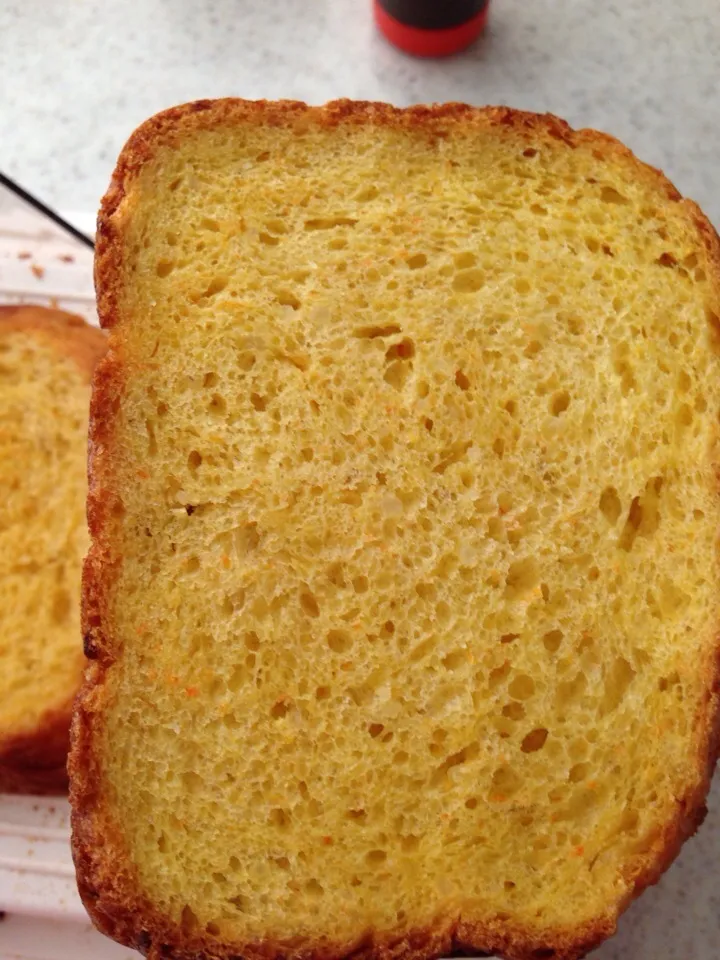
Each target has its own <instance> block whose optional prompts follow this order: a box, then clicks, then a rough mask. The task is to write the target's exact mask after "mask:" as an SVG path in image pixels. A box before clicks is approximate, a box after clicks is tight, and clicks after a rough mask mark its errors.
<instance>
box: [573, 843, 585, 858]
mask: <svg viewBox="0 0 720 960" xmlns="http://www.w3.org/2000/svg"><path fill="white" fill-rule="evenodd" d="M573 852H574V854H575V856H576V857H581V856H582V855H583V854H584V853H585V847H583V845H582V844H580V846H579V847H575V850H574V851H573Z"/></svg>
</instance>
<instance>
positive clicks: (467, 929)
mask: <svg viewBox="0 0 720 960" xmlns="http://www.w3.org/2000/svg"><path fill="white" fill-rule="evenodd" d="M248 124H262V125H266V126H277V127H293V128H296V129H298V130H301V129H302V128H303V127H307V126H310V125H315V126H320V127H325V128H336V127H341V126H345V125H347V126H357V125H376V126H379V127H380V126H390V127H393V128H396V129H412V130H416V131H417V132H418V133H419V134H422V135H427V136H432V137H446V136H449V135H450V134H451V133H453V134H456V135H463V136H467V135H472V134H473V131H477V130H479V129H488V128H507V129H508V130H509V131H512V132H513V133H514V135H516V136H519V137H523V136H526V137H527V138H528V141H529V142H533V143H537V141H538V140H540V141H546V142H548V143H553V144H554V145H555V147H557V146H558V145H562V146H563V147H564V148H565V149H568V150H573V149H576V148H577V147H579V146H581V145H584V146H585V147H587V148H589V149H591V150H593V151H595V153H596V156H597V157H598V158H599V159H623V160H624V161H625V163H626V164H627V165H629V166H631V167H633V168H634V171H635V175H636V176H637V178H638V179H640V180H642V179H644V180H645V181H646V182H651V183H652V185H653V186H654V187H655V188H656V189H659V190H660V191H661V192H663V193H664V194H665V195H666V196H667V198H668V201H670V202H677V203H679V204H682V207H683V209H684V212H685V214H686V216H687V219H688V221H689V222H691V223H692V224H693V225H694V227H695V229H696V230H697V231H698V234H699V236H700V237H701V238H702V242H703V243H704V245H705V247H706V250H707V252H708V256H709V259H710V261H711V262H712V263H714V264H715V270H714V272H713V273H714V276H713V278H711V279H712V280H713V281H714V287H715V290H716V293H718V295H720V239H719V238H718V236H717V234H716V232H715V230H714V229H713V227H712V226H711V224H710V223H709V221H708V220H707V218H706V217H705V216H704V215H703V213H702V212H701V211H700V209H699V208H698V207H697V206H696V205H695V204H694V203H693V202H692V201H689V200H686V199H683V198H682V197H681V195H680V194H679V193H678V191H677V190H676V189H675V188H674V187H673V185H672V184H671V183H670V181H669V180H667V179H666V178H665V176H664V175H663V174H662V172H661V171H659V170H656V169H654V168H653V167H650V166H647V165H646V164H643V163H641V162H640V161H639V160H637V159H636V158H635V157H634V155H633V154H632V153H631V152H630V151H629V150H628V149H627V148H626V147H625V146H623V145H622V144H621V143H620V142H619V141H617V140H615V139H614V138H612V137H610V136H607V135H606V134H603V133H599V132H597V131H594V130H578V131H576V130H573V129H571V128H570V127H569V126H568V124H567V123H565V122H564V121H563V120H560V119H558V118H557V117H554V116H552V115H549V114H548V115H539V114H533V113H526V112H522V111H517V110H512V109H510V108H507V107H485V108H476V107H471V106H467V105H465V104H460V103H448V104H438V105H428V106H414V107H409V108H406V109H399V108H396V107H393V106H390V105H388V104H385V103H371V102H361V101H350V100H337V101H333V102H330V103H328V104H326V105H325V106H323V107H308V106H307V105H306V104H304V103H300V102H296V101H277V102H270V101H246V100H238V99H223V100H215V101H212V100H199V101H196V102H194V103H188V104H184V105H181V106H178V107H174V108H172V109H170V110H167V111H165V112H163V113H160V114H157V115H156V116H154V117H151V118H150V119H149V120H147V121H146V122H145V123H144V124H142V126H140V127H139V128H138V129H137V130H136V131H135V132H134V133H133V134H132V136H131V137H130V139H129V141H128V142H127V144H126V145H125V147H124V148H123V150H122V152H121V154H120V157H119V159H118V162H117V165H116V168H115V171H114V173H113V177H112V181H111V183H110V186H109V188H108V191H107V193H106V195H105V197H104V199H103V202H102V207H101V211H100V215H99V220H98V231H97V244H96V258H95V282H96V290H97V296H98V310H99V315H100V322H101V325H102V327H103V328H105V329H110V330H112V328H113V327H115V326H116V325H117V324H118V322H119V321H120V320H121V319H122V318H121V315H120V306H119V292H120V288H121V283H122V279H121V278H122V248H123V225H122V223H121V219H122V218H121V217H116V214H117V213H118V212H119V211H121V208H122V206H123V203H124V202H125V200H126V198H127V197H128V194H129V192H130V191H131V190H132V187H133V184H134V182H135V181H136V179H137V177H138V175H139V173H140V171H141V169H142V167H143V165H144V164H146V163H147V162H148V161H150V160H151V159H152V158H153V157H154V155H155V154H156V153H157V151H158V150H159V149H161V148H162V147H165V146H171V145H172V144H173V143H176V142H178V141H179V140H181V139H183V138H185V137H186V136H188V135H189V134H191V133H192V132H193V131H197V130H204V129H210V128H215V127H218V126H241V125H248ZM717 322H718V325H719V326H720V320H718V321H717ZM113 340H114V337H113V335H111V337H110V345H109V351H108V354H107V355H106V357H105V359H104V360H103V361H102V362H101V363H100V365H99V366H98V370H97V372H96V376H95V381H94V390H93V397H92V402H91V422H90V464H91V465H90V492H89V499H88V516H89V521H90V530H91V535H92V538H93V543H92V546H91V550H90V553H89V555H88V558H87V560H86V564H85V569H84V576H83V632H84V639H85V650H86V654H87V656H88V657H89V658H90V659H91V660H92V661H94V662H93V663H91V664H90V666H89V667H88V670H87V672H86V678H85V683H84V686H83V689H82V692H81V694H80V696H79V697H78V700H77V701H76V709H75V714H74V718H73V727H72V736H71V739H72V746H71V753H70V759H69V770H70V777H71V789H70V796H71V803H72V808H73V817H72V823H73V855H74V860H75V865H76V869H77V877H78V885H79V889H80V894H81V896H82V899H83V901H84V903H85V906H86V908H87V909H88V912H89V913H90V916H91V918H92V920H93V922H94V923H95V925H96V926H97V927H98V929H100V930H101V931H102V932H104V933H106V934H107V935H108V936H110V937H112V938H114V939H115V940H117V941H118V942H120V943H123V944H125V945H127V946H129V947H134V948H136V949H138V950H140V951H141V952H142V953H143V954H145V955H146V956H148V957H150V958H152V960H159V958H165V960H168V958H172V960H199V958H200V957H208V958H210V957H212V958H217V960H241V958H243V960H284V958H293V960H340V958H343V960H345V958H350V957H353V958H356V960H431V958H434V957H440V956H450V955H451V954H465V955H468V954H471V955H474V956H479V955H490V954H496V955H498V956H501V957H504V958H507V960H551V958H552V960H578V958H580V957H582V956H585V954H586V953H587V952H588V951H590V950H592V949H593V948H594V947H596V946H598V945H599V944H600V943H601V942H602V941H603V940H604V939H606V938H607V937H608V936H610V935H611V934H612V933H613V932H614V931H615V928H616V923H617V913H618V912H621V911H622V910H624V909H625V908H626V907H627V906H628V905H629V903H630V902H631V901H632V900H633V899H634V898H635V897H636V896H638V895H639V894H640V893H641V892H642V891H643V890H644V889H645V888H646V887H647V886H649V885H651V884H654V883H656V882H657V880H658V879H659V878H660V876H661V874H662V873H663V872H664V870H665V869H666V868H667V867H668V866H669V865H670V863H671V862H672V861H673V860H674V858H675V857H676V856H677V854H678V852H679V850H680V848H681V846H682V844H683V843H684V841H685V840H686V839H687V838H688V837H690V836H692V834H693V833H694V832H695V831H696V829H697V828H698V826H699V825H700V824H701V822H702V820H703V818H704V816H705V812H706V808H705V799H706V797H707V793H708V790H709V786H710V778H711V776H712V772H713V770H714V767H715V764H716V761H717V758H718V753H720V646H719V647H718V655H717V658H716V663H715V666H714V678H713V679H712V680H711V681H709V683H708V690H707V701H706V704H705V709H704V714H703V721H702V726H703V729H704V731H705V736H704V742H703V751H702V775H701V783H700V786H699V787H698V788H697V789H694V790H692V791H691V792H688V794H687V795H686V796H683V797H680V798H678V801H677V814H676V817H675V819H674V820H673V821H672V822H670V823H668V824H667V825H666V827H665V830H664V832H663V837H662V850H661V852H660V853H659V854H657V853H653V854H651V855H650V856H649V857H648V859H647V860H646V862H645V864H644V867H643V869H642V870H641V871H640V872H639V873H636V874H634V875H633V876H631V877H629V878H628V880H629V882H630V884H631V892H630V894H629V895H628V896H627V898H626V901H625V902H624V903H622V904H620V906H619V911H618V910H616V909H615V907H614V906H613V908H612V909H609V910H608V913H607V914H606V915H605V916H603V917H600V918H598V919H597V920H596V921H595V922H593V923H592V924H590V925H585V926H577V927H574V928H566V929H558V930H556V931H554V932H553V933H552V934H551V935H546V936H544V939H542V940H539V939H538V934H537V932H535V931H532V930H529V929H520V928H511V927H510V926H508V924H507V922H506V921H503V920H502V919H501V918H498V919H497V921H495V922H493V923H490V924H482V925H480V924H477V923H473V922H468V921H464V920H463V919H462V918H461V917H457V916H454V917H446V918H440V919H438V920H437V922H436V923H435V924H434V925H433V926H431V927H429V928H426V929H418V930H414V931H410V932H408V933H405V934H403V935H395V936H388V935H387V934H381V933H377V932H375V931H370V932H367V933H365V934H363V935H362V936H361V937H359V938H358V940H357V941H356V942H354V943H343V944H336V943H329V942H313V943H308V942H306V941H304V940H297V941H295V940H294V941H264V942H259V943H253V944H238V943H221V942H219V941H218V940H217V939H216V938H211V937H209V936H207V935H205V934H202V933H193V934H186V933H184V932H183V931H182V930H181V929H180V928H179V926H178V925H177V924H175V923H174V922H173V921H171V920H170V919H169V918H168V917H166V916H164V915H162V913H160V912H159V911H158V910H157V908H156V907H155V906H154V905H153V904H151V903H149V902H148V901H147V900H146V899H145V898H144V897H143V896H142V895H141V893H140V892H139V890H138V888H137V885H136V883H135V878H134V874H133V868H132V864H131V862H130V860H129V859H128V858H127V857H126V856H125V857H124V856H123V854H122V839H121V838H120V837H119V836H118V835H117V830H116V829H114V828H113V824H112V822H111V820H110V819H109V818H106V816H105V811H104V810H103V799H102V776H101V765H100V759H99V756H98V749H97V747H96V745H95V743H94V733H95V731H96V730H97V728H98V726H99V724H100V723H101V722H102V712H103V702H104V694H105V690H104V677H105V673H106V671H107V669H108V667H109V666H110V665H112V663H113V662H114V659H115V652H116V638H115V637H114V636H113V633H112V623H111V620H110V617H109V616H108V605H107V604H108V596H109V591H110V588H111V584H112V581H113V579H114V577H115V576H116V571H117V568H118V564H119V562H120V558H119V557H118V556H117V553H116V548H115V546H114V544H113V542H112V537H111V535H110V533H111V532H110V529H109V528H110V521H111V515H112V511H113V508H115V507H121V505H120V504H119V503H118V501H117V495H116V493H115V492H114V490H113V475H112V462H113V459H114V458H113V453H112V448H113V444H114V435H113V426H114V412H115V410H116V409H117V405H118V403H119V400H120V398H121V396H122V392H123V388H124V378H125V370H124V368H123V365H122V363H121V361H120V359H119V356H118V355H117V354H116V353H115V351H114V350H113Z"/></svg>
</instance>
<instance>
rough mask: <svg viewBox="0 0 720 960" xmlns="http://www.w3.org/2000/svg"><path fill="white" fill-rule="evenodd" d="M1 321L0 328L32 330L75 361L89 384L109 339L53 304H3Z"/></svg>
mask: <svg viewBox="0 0 720 960" xmlns="http://www.w3.org/2000/svg"><path fill="white" fill-rule="evenodd" d="M0 323H1V324H2V327H1V328H0V330H6V331H7V330H14V331H17V332H19V333H23V332H25V333H30V334H32V335H34V336H37V337H40V338H42V339H43V340H45V341H46V342H48V343H50V344H51V345H52V346H53V348H55V349H56V350H57V352H58V353H59V354H61V355H62V356H65V357H69V358H70V359H71V360H74V361H75V363H76V364H77V367H78V370H80V371H81V372H82V373H83V374H85V377H86V379H87V382H88V383H89V382H90V380H91V379H92V374H93V370H94V369H95V365H96V364H97V362H98V360H99V359H100V357H101V356H102V355H103V354H104V353H105V348H106V346H107V339H106V338H105V337H104V336H103V335H102V334H101V333H100V332H99V331H98V330H97V329H96V328H95V327H91V326H90V324H88V323H86V322H85V320H83V318H82V317H79V316H77V315H76V314H74V313H65V311H64V310H55V309H52V308H51V307H39V306H35V305H34V304H21V305H20V306H17V307H15V306H12V307H11V306H0Z"/></svg>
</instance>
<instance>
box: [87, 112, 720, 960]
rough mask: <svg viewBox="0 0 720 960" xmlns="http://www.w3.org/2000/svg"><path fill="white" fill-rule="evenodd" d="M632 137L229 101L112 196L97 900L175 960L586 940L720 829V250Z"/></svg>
mask: <svg viewBox="0 0 720 960" xmlns="http://www.w3.org/2000/svg"><path fill="white" fill-rule="evenodd" d="M718 250H719V248H718V239H717V237H716V235H715V233H714V232H713V230H712V228H711V227H710V226H709V224H708V222H707V221H706V219H705V218H704V217H703V215H702V214H701V212H700V211H699V210H698V209H697V207H696V206H694V205H693V204H692V203H690V202H688V201H686V200H682V199H681V198H680V196H679V195H678V193H677V191H676V190H674V189H673V187H672V186H671V185H670V184H669V183H668V181H667V180H666V179H665V178H664V177H663V176H662V175H661V174H660V173H658V172H657V171H655V170H652V169H650V168H649V167H646V166H644V165H642V164H641V163H639V162H638V161H637V160H636V159H635V158H634V157H633V156H632V155H631V154H630V153H629V151H628V150H626V149H625V148H624V147H622V146H621V145H620V144H619V143H617V142H616V141H614V140H612V139H610V138H608V137H606V136H603V135H601V134H598V133H595V132H592V131H580V132H574V131H572V130H571V129H569V128H568V127H567V125H566V124H564V123H563V122H561V121H559V120H557V119H555V118H552V117H541V116H533V115H529V114H523V113H517V112H514V111H511V110H507V109H486V110H477V109H472V108H470V107H465V106H459V105H449V106H438V107H415V108H412V109H408V110H395V109H393V108H392V107H389V106H385V105H379V104H363V103H349V102H338V103H334V104H330V105H328V106H326V107H324V108H308V107H305V106H304V105H302V104H297V103H246V102H242V101H219V102H215V103H210V102H201V103H196V104H190V105H187V106H184V107H180V108H177V109H175V110H171V111H169V112H167V113H164V114H161V115H160V116H158V117H155V118H153V119H152V120H150V121H148V122H147V123H146V124H145V125H144V126H142V127H141V128H140V129H139V130H138V131H137V132H136V133H135V134H134V136H133V137H132V138H131V140H130V142H129V143H128V145H127V146H126V147H125V149H124V151H123V153H122V155H121V157H120V160H119V162H118V166H117V169H116V172H115V175H114V178H113V181H112V185H111V187H110V190H109V192H108V194H107V196H106V198H105V200H104V203H103V208H102V213H101V216H100V226H99V245H98V255H97V287H98V296H99V307H100V313H101V316H102V321H103V324H104V326H105V327H107V328H109V329H110V330H111V335H110V345H111V346H110V352H109V355H108V357H107V359H106V360H105V361H104V362H103V363H102V366H101V367H100V370H99V373H98V376H97V379H96V381H95V389H94V397H93V405H92V424H91V430H92V437H91V446H92V464H91V493H90V503H89V515H90V523H91V534H92V541H93V542H92V547H91V551H90V555H89V557H88V560H87V564H86V568H85V579H84V602H85V608H84V629H85V643H86V650H87V653H88V656H89V657H91V658H92V659H93V661H94V662H93V664H92V665H91V667H90V668H89V672H88V675H87V683H86V686H85V688H84V694H83V695H82V697H81V701H80V704H79V708H78V711H77V714H76V719H75V724H74V746H73V752H72V759H71V768H72V779H73V786H72V802H73V805H74V849H75V859H76V864H77V869H78V877H79V883H80V889H81V892H82V895H83V897H84V900H85V903H86V905H87V907H88V909H89V910H90V913H91V915H92V916H93V918H94V920H95V922H96V924H97V925H98V926H99V927H100V928H101V929H102V930H104V931H106V932H107V933H109V934H110V935H111V936H113V937H115V938H116V939H118V940H120V941H122V942H124V943H126V944H129V945H135V946H137V947H139V948H140V949H141V950H143V951H145V952H147V953H148V955H149V956H151V957H155V958H159V957H174V958H183V960H189V958H197V957H213V958H226V960H229V958H238V957H243V958H257V960H260V958H269V957H296V958H300V957H302V958H318V960H319V958H324V960H330V958H336V957H346V956H350V955H353V956H361V957H365V958H381V957H382V958H390V957H408V958H410V957H412V958H417V960H420V958H430V957H435V956H439V955H442V954H444V953H447V952H449V951H451V950H461V951H466V952H467V951H471V952H472V951H475V952H477V951H489V952H493V951H495V952H497V953H499V954H502V955H503V956H505V957H510V958H515V960H531V958H535V960H539V958H550V957H554V958H562V960H572V958H576V957H579V956H581V955H582V954H583V953H584V952H585V951H586V950H587V949H589V948H590V947H592V946H593V945H595V944H597V943H598V942H599V941H601V940H602V939H603V938H604V937H606V936H607V935H608V934H610V933H611V932H612V931H613V930H614V928H615V923H616V918H617V916H618V914H619V912H620V911H621V910H623V909H624V908H625V906H626V905H627V904H628V902H629V901H630V900H631V898H632V897H633V896H634V895H636V894H637V893H638V892H639V891H641V890H642V889H643V887H645V886H646V885H647V884H648V883H652V882H653V881H655V880H656V879H657V877H658V876H659V874H660V872H661V871H662V870H663V869H664V868H665V867H666V866H667V864H668V863H669V862H670V861H671V860H672V858H673V857H674V855H675V854H676V852H677V850H678V848H679V846H680V844H681V843H682V841H683V840H684V839H685V838H686V837H687V836H688V835H689V834H691V833H692V832H693V831H694V830H695V828H696V826H697V824H698V823H699V821H700V819H701V817H702V811H703V801H704V798H705V795H706V792H707V789H708V781H709V777H710V773H711V768H712V765H713V763H714V760H715V756H716V752H717V746H718V736H717V727H716V718H717V713H718V693H717V682H718V669H717V653H718V642H717V631H718V620H719V610H718V599H719V596H720V594H719V591H718V586H719V584H718V555H717V529H718V516H719V509H718V507H719V504H718V491H717V484H718V479H717V476H716V472H715V471H716V468H717V465H718V446H717V444H718V410H719V409H720V362H719V359H718V335H719V333H720V320H719V319H718V315H719V314H720V253H719V252H718Z"/></svg>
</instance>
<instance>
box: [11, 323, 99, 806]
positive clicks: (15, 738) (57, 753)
mask: <svg viewBox="0 0 720 960" xmlns="http://www.w3.org/2000/svg"><path fill="white" fill-rule="evenodd" d="M0 325H1V326H0V332H2V331H8V330H12V331H17V332H19V333H28V334H31V335H32V336H37V337H39V338H42V339H43V340H44V341H45V342H48V343H50V344H51V345H52V347H53V349H55V350H56V351H57V352H58V353H59V354H60V355H62V356H64V357H68V358H70V359H71V360H73V361H74V362H75V363H76V364H77V367H78V369H79V370H80V371H81V372H82V373H83V375H84V376H85V379H86V380H87V382H88V383H89V382H90V379H91V376H92V371H93V369H94V367H95V364H96V363H97V361H98V359H99V358H100V356H102V354H103V353H104V351H105V347H106V344H107V338H106V337H105V335H104V334H103V333H102V332H101V331H100V330H97V329H96V328H95V327H91V326H90V325H89V324H87V323H86V322H85V321H84V320H83V318H82V317H78V316H76V315H75V314H71V313H65V312H64V311H62V310H53V309H50V308H47V307H40V306H34V305H21V306H1V307H0ZM73 699H74V698H73V696H70V697H69V698H68V699H67V702H66V703H63V704H60V705H55V706H53V707H51V708H50V709H48V710H46V711H45V712H44V713H43V714H42V716H41V717H40V718H39V720H38V721H37V723H36V724H35V727H34V728H33V729H32V730H24V731H22V732H12V731H8V732H5V733H4V734H3V733H2V732H0V792H2V793H29V794H61V793H65V792H66V791H67V787H68V776H67V753H68V747H69V739H70V720H71V717H72V704H73Z"/></svg>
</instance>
